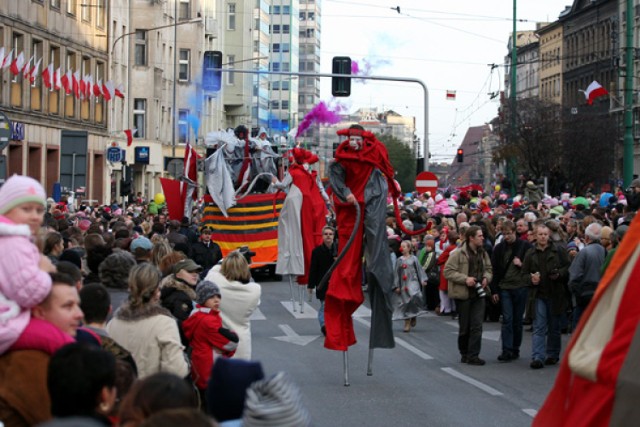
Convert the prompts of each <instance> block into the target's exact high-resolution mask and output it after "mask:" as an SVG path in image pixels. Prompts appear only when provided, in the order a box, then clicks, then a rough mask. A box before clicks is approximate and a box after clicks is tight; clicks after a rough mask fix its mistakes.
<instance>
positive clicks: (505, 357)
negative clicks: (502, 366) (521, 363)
mask: <svg viewBox="0 0 640 427" xmlns="http://www.w3.org/2000/svg"><path fill="white" fill-rule="evenodd" d="M514 359H515V357H514V356H513V353H511V352H510V351H506V350H505V351H503V352H502V353H501V354H500V356H498V360H499V361H500V362H511V361H512V360H514Z"/></svg>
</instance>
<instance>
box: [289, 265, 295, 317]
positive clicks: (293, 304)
mask: <svg viewBox="0 0 640 427" xmlns="http://www.w3.org/2000/svg"><path fill="white" fill-rule="evenodd" d="M288 276H289V290H290V291H291V308H292V310H293V312H294V313H295V312H296V297H295V295H294V294H293V275H292V274H288Z"/></svg>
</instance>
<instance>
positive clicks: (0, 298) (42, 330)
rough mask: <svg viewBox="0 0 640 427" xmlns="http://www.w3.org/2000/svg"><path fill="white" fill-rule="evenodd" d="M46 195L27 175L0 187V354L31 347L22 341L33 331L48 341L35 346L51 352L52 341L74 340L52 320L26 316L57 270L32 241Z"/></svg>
mask: <svg viewBox="0 0 640 427" xmlns="http://www.w3.org/2000/svg"><path fill="white" fill-rule="evenodd" d="M46 199H47V197H46V194H45V192H44V189H43V188H42V186H41V185H40V183H39V182H38V181H36V180H35V179H33V178H30V177H28V176H21V175H13V176H12V177H11V178H9V179H8V180H7V181H6V182H5V183H4V185H3V186H2V187H1V188H0V354H3V353H5V352H6V351H7V350H9V349H10V348H14V349H17V348H27V347H31V345H32V344H28V345H27V346H25V343H27V342H32V341H33V340H32V339H31V338H29V337H30V336H31V337H33V335H32V333H33V332H35V331H37V335H38V336H45V337H48V336H50V337H51V340H47V342H43V343H40V344H36V345H35V347H31V348H34V349H38V350H44V351H49V352H52V351H54V350H55V349H54V348H52V347H50V345H51V344H52V343H54V342H57V343H58V344H59V345H62V344H64V343H66V342H72V341H73V339H72V338H71V337H70V336H69V337H66V336H64V334H63V332H62V331H60V330H59V329H57V328H56V327H55V326H54V325H52V324H51V323H48V322H46V321H44V320H37V319H32V318H31V308H32V307H34V306H36V305H38V304H40V303H41V302H42V301H44V299H45V298H46V297H47V296H48V295H49V292H50V291H51V276H50V275H49V273H50V272H54V271H56V268H55V266H54V265H53V264H52V263H51V261H50V260H49V258H47V257H46V256H43V255H42V254H41V253H40V252H39V251H38V248H37V247H36V246H35V245H34V244H33V243H32V238H33V236H34V235H35V234H36V233H37V232H38V230H39V228H40V226H41V224H42V219H43V217H44V212H45V209H46ZM25 339H26V341H25ZM16 346H17V347H16ZM57 346H58V345H56V347H57Z"/></svg>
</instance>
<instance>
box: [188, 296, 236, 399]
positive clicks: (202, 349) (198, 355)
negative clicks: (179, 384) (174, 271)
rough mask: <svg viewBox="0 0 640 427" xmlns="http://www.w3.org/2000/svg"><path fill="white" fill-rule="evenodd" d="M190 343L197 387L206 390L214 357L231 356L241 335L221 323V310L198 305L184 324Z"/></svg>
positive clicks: (192, 368) (192, 366)
mask: <svg viewBox="0 0 640 427" xmlns="http://www.w3.org/2000/svg"><path fill="white" fill-rule="evenodd" d="M182 327H183V328H184V334H185V336H186V337H187V339H188V340H189V345H190V346H191V374H192V378H193V380H194V382H195V384H196V387H198V388H199V389H201V390H203V389H205V388H207V382H208V381H209V376H210V375H211V369H212V368H213V364H214V363H215V360H216V359H217V358H218V357H220V356H224V357H231V356H233V355H234V353H235V352H236V348H237V347H238V335H237V334H236V333H235V332H232V331H230V330H229V329H227V328H224V327H223V326H222V318H221V317H220V312H219V311H217V310H213V309H211V308H207V307H202V306H201V305H196V308H195V310H193V312H192V313H191V316H189V318H188V319H187V320H185V321H184V323H183V324H182Z"/></svg>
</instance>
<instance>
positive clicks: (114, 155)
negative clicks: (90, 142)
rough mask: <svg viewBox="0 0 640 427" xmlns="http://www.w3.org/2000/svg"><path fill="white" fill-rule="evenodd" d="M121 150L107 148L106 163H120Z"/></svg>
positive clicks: (122, 151) (118, 148)
mask: <svg viewBox="0 0 640 427" xmlns="http://www.w3.org/2000/svg"><path fill="white" fill-rule="evenodd" d="M122 153H124V150H122V149H121V148H120V147H109V148H107V161H108V162H110V163H118V162H121V161H122Z"/></svg>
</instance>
